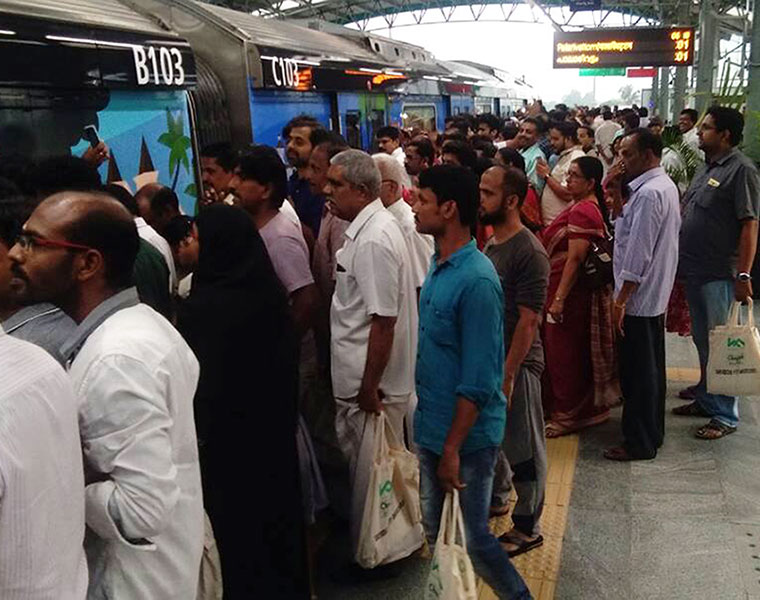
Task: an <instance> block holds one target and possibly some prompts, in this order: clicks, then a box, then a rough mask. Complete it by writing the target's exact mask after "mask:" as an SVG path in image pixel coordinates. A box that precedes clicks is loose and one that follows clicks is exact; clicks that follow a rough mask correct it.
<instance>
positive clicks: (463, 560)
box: [425, 490, 478, 600]
mask: <svg viewBox="0 0 760 600" xmlns="http://www.w3.org/2000/svg"><path fill="white" fill-rule="evenodd" d="M477 597H478V595H477V589H476V583H475V570H474V569H473V568H472V562H471V561H470V557H469V556H468V555H467V542H466V540H465V534H464V519H463V518H462V511H461V510H460V508H459V492H458V491H457V490H454V491H453V492H450V493H448V494H446V498H445V499H444V501H443V512H442V513H441V525H440V527H439V529H438V539H437V540H436V542H435V552H434V553H433V563H432V565H431V567H430V575H429V576H428V580H427V589H426V590H425V600H476V599H477Z"/></svg>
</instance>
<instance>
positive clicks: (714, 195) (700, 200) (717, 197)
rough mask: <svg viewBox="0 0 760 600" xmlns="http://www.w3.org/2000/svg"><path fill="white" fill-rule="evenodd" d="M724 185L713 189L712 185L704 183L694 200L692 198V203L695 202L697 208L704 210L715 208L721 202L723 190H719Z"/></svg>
mask: <svg viewBox="0 0 760 600" xmlns="http://www.w3.org/2000/svg"><path fill="white" fill-rule="evenodd" d="M723 185H724V184H721V185H720V186H718V187H713V186H712V185H710V184H708V183H707V182H705V184H704V187H703V188H702V189H701V190H700V191H699V192H698V193H697V195H696V198H694V202H696V203H697V204H698V205H699V206H701V207H702V208H706V209H708V210H709V209H711V208H715V207H716V206H717V205H719V203H720V202H721V200H722V198H723V197H724V196H725V194H723V193H722V192H723V190H722V189H721V188H722V187H723Z"/></svg>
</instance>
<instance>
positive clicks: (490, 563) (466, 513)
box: [419, 447, 531, 600]
mask: <svg viewBox="0 0 760 600" xmlns="http://www.w3.org/2000/svg"><path fill="white" fill-rule="evenodd" d="M498 450H499V449H498V447H493V448H484V449H483V450H478V451H476V452H471V453H469V454H464V455H461V458H460V465H459V479H460V481H461V482H462V483H463V484H465V485H466V486H467V487H466V488H464V489H463V490H460V492H459V503H460V506H461V508H462V517H463V519H464V529H465V535H466V537H467V553H468V554H469V555H470V559H471V560H472V566H473V567H474V568H475V572H476V573H477V574H478V575H480V577H482V578H483V580H484V581H485V582H486V583H487V584H488V585H489V586H490V587H491V589H492V590H493V591H494V593H495V594H496V595H497V596H498V597H499V599H500V600H530V598H531V595H530V591H529V590H528V588H527V586H526V585H525V582H524V581H523V579H522V577H520V574H519V573H518V572H517V569H515V567H514V566H513V565H512V563H511V562H510V560H509V555H508V554H507V551H506V550H504V548H502V546H501V544H500V543H499V540H497V539H496V537H495V536H494V535H493V534H492V533H491V531H490V530H489V529H488V510H489V508H490V506H491V489H492V487H493V475H494V468H495V466H496V455H497V452H498ZM419 457H420V503H421V505H422V521H423V524H424V526H425V534H426V535H427V539H428V543H429V544H430V548H431V550H432V549H433V548H435V541H436V538H437V537H438V527H439V526H440V523H441V511H442V510H443V498H444V492H443V488H441V486H440V484H439V483H438V477H437V475H436V471H437V470H438V461H439V460H440V458H441V457H440V456H438V455H437V454H436V453H435V452H431V451H430V450H426V449H425V448H420V449H419Z"/></svg>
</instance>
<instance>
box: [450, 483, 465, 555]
mask: <svg viewBox="0 0 760 600" xmlns="http://www.w3.org/2000/svg"><path fill="white" fill-rule="evenodd" d="M452 495H453V497H454V500H453V502H452V504H453V508H452V510H453V511H454V513H453V516H454V518H456V524H455V530H454V536H455V537H454V539H456V533H457V532H458V533H459V534H460V535H461V538H462V548H463V549H464V551H465V553H466V552H467V536H465V534H464V517H463V516H462V511H461V509H460V507H459V490H458V489H456V488H454V491H453V492H452Z"/></svg>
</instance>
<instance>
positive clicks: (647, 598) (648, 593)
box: [317, 334, 760, 600]
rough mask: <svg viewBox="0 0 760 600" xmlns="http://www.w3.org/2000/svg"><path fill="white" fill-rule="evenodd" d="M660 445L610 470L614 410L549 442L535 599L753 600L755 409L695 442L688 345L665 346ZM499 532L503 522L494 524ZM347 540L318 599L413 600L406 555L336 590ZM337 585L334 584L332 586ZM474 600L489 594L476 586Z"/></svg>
mask: <svg viewBox="0 0 760 600" xmlns="http://www.w3.org/2000/svg"><path fill="white" fill-rule="evenodd" d="M667 360H668V400H667V405H668V414H667V415H666V436H665V443H664V445H663V447H662V448H661V449H660V452H659V453H658V456H657V458H656V459H655V460H652V461H639V462H633V463H614V462H610V461H608V460H605V459H604V458H603V457H602V451H603V450H604V449H605V448H607V447H608V446H611V445H616V444H617V443H618V442H619V441H620V437H619V436H620V416H621V412H622V409H620V408H618V409H615V410H614V411H613V414H612V417H611V419H610V420H609V421H608V422H607V423H604V424H603V425H600V426H597V427H594V428H591V429H588V430H585V431H583V432H581V433H580V434H579V435H571V436H565V437H562V438H558V439H554V440H549V441H548V444H547V446H548V452H549V475H548V483H547V499H546V506H545V509H544V515H543V518H542V529H543V535H544V538H545V543H544V546H543V547H541V548H538V549H536V550H534V551H532V552H529V553H527V554H526V555H524V556H521V557H518V558H516V559H515V560H514V563H515V565H516V566H517V568H518V569H519V570H520V572H521V574H522V575H523V577H524V578H525V580H526V582H527V583H528V585H529V587H530V589H531V591H532V593H533V596H534V598H535V600H552V599H557V600H629V599H630V600H680V599H684V600H685V599H689V600H755V599H757V600H760V420H759V419H760V405H758V403H757V402H755V401H753V400H752V399H749V400H747V399H745V400H742V401H741V404H740V417H741V422H740V426H739V429H738V430H737V432H736V433H734V434H732V435H729V436H727V437H725V438H723V439H721V440H716V441H704V440H699V439H697V438H695V437H694V431H695V430H696V428H697V427H698V426H700V425H702V424H704V422H706V420H705V419H704V418H690V417H677V416H674V415H672V414H670V412H669V411H670V409H671V408H672V407H674V406H678V405H680V404H682V403H683V401H682V400H679V399H678V398H677V393H678V390H680V389H681V388H683V387H686V386H688V385H691V384H692V383H695V382H696V381H697V379H698V378H699V370H698V368H697V367H698V363H697V356H696V350H695V348H694V346H693V344H692V342H691V339H690V338H680V337H677V336H675V335H671V334H668V336H667ZM491 526H492V527H493V529H494V530H495V531H496V532H497V533H501V532H503V531H506V530H508V529H509V528H510V527H511V521H510V519H509V517H508V516H507V517H502V518H500V519H493V520H492V522H491ZM347 543H348V541H347V538H345V535H342V534H340V533H339V534H337V535H332V536H331V537H330V538H329V539H328V540H327V541H326V543H325V544H324V546H323V547H322V551H321V552H320V556H319V558H320V562H319V564H318V573H319V575H318V582H317V591H318V593H319V598H320V600H349V599H351V600H364V599H383V600H386V599H392V600H407V599H409V600H412V599H414V600H419V599H421V598H423V597H424V583H425V580H426V577H427V572H428V568H429V562H428V561H427V560H426V559H425V557H424V556H413V557H410V558H409V559H407V560H405V561H403V562H402V563H401V564H399V566H398V569H397V570H398V572H397V573H396V574H395V576H394V577H392V578H390V579H384V580H381V581H373V582H362V583H346V582H342V583H339V582H338V581H336V578H335V577H332V576H331V575H329V573H332V572H334V570H333V569H332V567H335V565H337V564H339V563H340V562H341V561H343V560H346V561H347V560H348V556H347ZM338 579H339V578H338ZM478 598H479V600H495V599H496V596H495V595H494V594H493V592H492V591H491V590H490V589H489V588H488V587H487V586H485V585H484V584H482V583H481V585H480V586H479V590H478Z"/></svg>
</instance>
